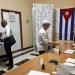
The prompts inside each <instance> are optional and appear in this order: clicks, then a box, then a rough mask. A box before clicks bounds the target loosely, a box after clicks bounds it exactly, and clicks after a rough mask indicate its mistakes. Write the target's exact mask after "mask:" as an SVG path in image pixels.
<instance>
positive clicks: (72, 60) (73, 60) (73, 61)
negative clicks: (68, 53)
mask: <svg viewBox="0 0 75 75" xmlns="http://www.w3.org/2000/svg"><path fill="white" fill-rule="evenodd" d="M65 61H66V62H70V63H75V59H73V58H67V59H66V60H65Z"/></svg>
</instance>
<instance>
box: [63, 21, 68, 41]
mask: <svg viewBox="0 0 75 75" xmlns="http://www.w3.org/2000/svg"><path fill="white" fill-rule="evenodd" d="M67 35H68V21H65V33H64V40H67Z"/></svg>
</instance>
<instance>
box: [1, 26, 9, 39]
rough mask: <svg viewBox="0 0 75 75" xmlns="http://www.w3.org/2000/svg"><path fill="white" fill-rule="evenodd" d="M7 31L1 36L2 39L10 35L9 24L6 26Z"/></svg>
mask: <svg viewBox="0 0 75 75" xmlns="http://www.w3.org/2000/svg"><path fill="white" fill-rule="evenodd" d="M5 32H6V34H5V35H3V36H2V37H1V39H2V40H4V39H6V38H8V37H10V27H9V26H8V27H6V29H5Z"/></svg>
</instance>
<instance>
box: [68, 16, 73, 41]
mask: <svg viewBox="0 0 75 75" xmlns="http://www.w3.org/2000/svg"><path fill="white" fill-rule="evenodd" d="M71 17H72V16H71ZM71 17H70V18H69V20H68V35H67V40H70V32H71Z"/></svg>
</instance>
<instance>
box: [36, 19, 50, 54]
mask: <svg viewBox="0 0 75 75" xmlns="http://www.w3.org/2000/svg"><path fill="white" fill-rule="evenodd" d="M49 26H50V22H48V21H47V20H43V22H42V28H41V29H40V31H39V33H38V34H39V36H38V42H37V50H38V52H39V54H42V53H44V52H45V51H47V50H48V44H49V38H48V33H47V29H48V28H49Z"/></svg>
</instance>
